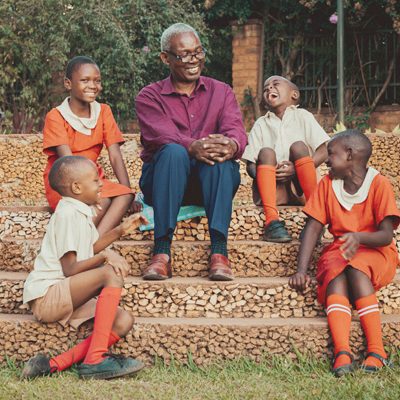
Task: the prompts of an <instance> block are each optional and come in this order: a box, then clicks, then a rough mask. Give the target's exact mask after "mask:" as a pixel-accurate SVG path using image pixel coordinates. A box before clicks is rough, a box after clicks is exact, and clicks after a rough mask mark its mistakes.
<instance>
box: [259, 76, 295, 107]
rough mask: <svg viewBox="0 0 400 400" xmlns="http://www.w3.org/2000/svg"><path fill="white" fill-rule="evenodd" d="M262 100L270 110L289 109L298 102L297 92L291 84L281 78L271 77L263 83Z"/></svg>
mask: <svg viewBox="0 0 400 400" xmlns="http://www.w3.org/2000/svg"><path fill="white" fill-rule="evenodd" d="M263 96H264V100H265V102H266V104H267V106H268V108H269V109H270V110H275V109H277V108H279V107H280V106H286V107H289V106H291V105H295V104H297V103H298V100H299V92H298V90H296V89H295V88H294V87H293V86H292V84H291V82H289V81H288V80H287V79H285V78H283V77H281V76H271V77H270V78H268V79H267V80H266V81H265V83H264V93H263Z"/></svg>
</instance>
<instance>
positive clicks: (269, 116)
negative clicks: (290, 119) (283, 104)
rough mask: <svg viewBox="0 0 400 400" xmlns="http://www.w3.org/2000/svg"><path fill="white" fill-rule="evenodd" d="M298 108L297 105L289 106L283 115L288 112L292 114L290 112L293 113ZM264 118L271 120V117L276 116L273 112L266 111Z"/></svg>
mask: <svg viewBox="0 0 400 400" xmlns="http://www.w3.org/2000/svg"><path fill="white" fill-rule="evenodd" d="M298 107H299V105H298V104H297V105H295V104H292V105H291V106H289V107H287V108H286V110H285V112H284V114H283V115H285V114H286V113H287V112H288V111H289V112H292V111H294V110H297V108H298ZM265 116H266V117H267V118H271V117H272V116H276V114H275V113H274V112H272V111H267V113H266V114H265Z"/></svg>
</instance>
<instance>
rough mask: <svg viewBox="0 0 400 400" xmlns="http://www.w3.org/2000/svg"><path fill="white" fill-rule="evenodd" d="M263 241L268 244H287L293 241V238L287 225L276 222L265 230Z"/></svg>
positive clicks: (271, 223) (272, 222)
mask: <svg viewBox="0 0 400 400" xmlns="http://www.w3.org/2000/svg"><path fill="white" fill-rule="evenodd" d="M263 240H265V241H266V242H274V243H287V242H291V241H292V237H291V236H290V234H289V232H288V231H287V230H286V227H285V223H284V222H283V221H279V220H275V221H271V222H270V223H269V224H268V225H267V226H266V227H265V228H264V235H263Z"/></svg>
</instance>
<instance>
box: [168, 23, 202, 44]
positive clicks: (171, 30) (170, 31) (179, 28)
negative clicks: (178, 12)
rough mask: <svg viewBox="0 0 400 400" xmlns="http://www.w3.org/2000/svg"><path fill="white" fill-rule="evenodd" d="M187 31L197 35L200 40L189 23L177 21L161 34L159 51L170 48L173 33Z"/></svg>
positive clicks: (197, 35)
mask: <svg viewBox="0 0 400 400" xmlns="http://www.w3.org/2000/svg"><path fill="white" fill-rule="evenodd" d="M188 32H190V33H193V34H194V35H195V36H196V37H197V39H199V40H200V37H199V34H198V33H197V31H196V30H195V29H194V28H192V27H191V26H190V25H187V24H183V23H182V22H178V23H176V24H173V25H171V26H170V27H168V28H167V29H166V30H165V31H164V32H163V33H162V35H161V51H168V50H170V48H171V46H170V44H171V39H172V38H173V37H174V36H175V35H178V34H179V33H188Z"/></svg>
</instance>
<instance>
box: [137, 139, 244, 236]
mask: <svg viewBox="0 0 400 400" xmlns="http://www.w3.org/2000/svg"><path fill="white" fill-rule="evenodd" d="M239 184H240V173H239V163H237V162H236V161H233V160H228V161H225V162H223V163H216V164H215V165H208V164H205V163H203V162H200V161H197V160H195V159H191V158H190V157H189V154H188V152H187V150H186V149H185V148H184V147H183V146H181V145H179V144H167V145H165V146H163V147H162V148H161V149H160V150H159V151H158V152H157V153H156V154H155V155H154V157H153V159H152V161H151V162H148V163H144V164H143V168H142V176H141V177H140V181H139V185H140V188H141V190H142V192H143V195H144V200H145V202H146V204H149V205H151V206H153V208H154V237H155V238H156V239H158V238H161V237H164V236H166V235H168V236H169V237H170V238H172V235H173V232H174V230H175V227H176V218H177V215H178V212H179V208H180V207H181V205H185V204H191V205H202V206H204V208H205V211H206V215H207V218H208V225H209V228H210V229H215V230H217V231H219V232H221V233H222V234H223V235H224V236H225V238H227V237H228V228H229V224H230V222H231V214H232V199H233V197H234V196H235V193H236V191H237V189H238V187H239Z"/></svg>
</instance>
